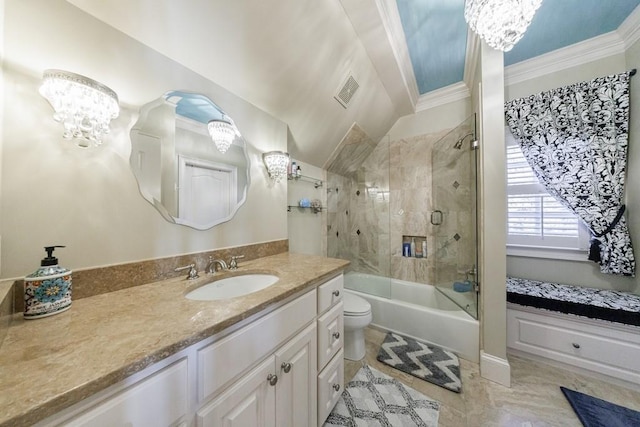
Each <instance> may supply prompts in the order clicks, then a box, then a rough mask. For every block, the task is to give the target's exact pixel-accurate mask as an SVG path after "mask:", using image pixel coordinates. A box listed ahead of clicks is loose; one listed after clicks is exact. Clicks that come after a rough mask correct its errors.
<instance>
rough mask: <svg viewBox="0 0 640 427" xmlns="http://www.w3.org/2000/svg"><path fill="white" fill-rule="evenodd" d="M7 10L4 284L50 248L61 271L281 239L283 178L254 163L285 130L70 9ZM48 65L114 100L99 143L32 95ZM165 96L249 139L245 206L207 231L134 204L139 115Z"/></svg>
mask: <svg viewBox="0 0 640 427" xmlns="http://www.w3.org/2000/svg"><path fill="white" fill-rule="evenodd" d="M3 10H4V12H5V16H4V18H5V22H4V31H3V40H4V43H3V51H4V63H3V79H2V85H3V87H4V91H3V93H2V101H3V108H4V113H5V114H4V117H3V129H2V133H1V135H2V140H1V143H2V170H1V171H2V174H1V181H0V182H1V184H2V187H1V190H0V191H1V196H2V199H1V206H2V209H1V211H0V217H1V219H2V223H1V225H0V233H1V238H2V253H1V260H2V272H1V277H3V278H9V277H19V276H23V275H25V274H28V273H30V272H32V271H33V270H35V269H36V268H37V267H38V266H39V260H40V259H41V258H42V255H43V253H44V250H43V246H45V245H51V244H61V245H66V246H67V247H66V248H65V249H63V250H60V251H59V253H58V254H57V255H58V256H59V258H60V262H61V264H62V265H64V266H66V267H68V268H72V269H81V268H87V267H94V266H102V265H107V264H114V263H122V262H128V261H136V260H142V259H149V258H156V257H162V256H171V255H175V254H185V253H191V252H200V251H204V250H209V249H217V248H223V247H230V246H237V245H243V244H248V243H255V242H265V241H271V240H278V239H286V238H287V216H286V215H287V214H286V209H285V205H286V182H281V183H279V184H274V183H273V182H271V180H270V179H269V178H268V176H267V174H266V171H265V168H264V166H263V164H262V159H261V154H262V152H264V151H269V150H283V151H285V150H286V149H287V127H286V125H285V124H284V123H282V122H281V121H279V120H276V119H274V118H273V117H272V116H270V115H269V114H266V113H265V112H264V111H262V110H260V109H258V108H256V107H255V106H253V105H251V104H249V103H247V102H246V101H244V100H242V99H241V98H239V97H237V96H235V95H234V94H232V93H230V92H229V91H227V90H225V88H223V87H220V86H218V85H217V84H215V83H214V82H211V81H209V80H206V79H204V78H203V77H201V76H200V75H198V74H196V73H194V72H192V71H190V70H188V69H186V68H185V67H183V66H181V65H180V64H178V63H176V62H174V61H171V60H169V59H167V58H166V57H164V56H162V55H160V54H158V53H157V52H155V51H153V50H151V49H149V48H147V47H145V46H144V45H142V44H140V43H138V42H136V41H134V40H133V39H131V38H129V37H128V36H126V35H124V34H123V33H120V32H118V31H116V30H114V29H113V28H111V27H109V26H107V25H105V24H103V23H102V22H100V21H98V20H96V19H94V18H92V17H90V16H89V15H86V14H85V13H83V12H81V11H79V10H78V9H76V8H75V7H73V6H71V5H70V4H69V3H67V2H66V1H63V0H30V1H26V2H25V1H19V0H9V1H6V2H5V7H4V9H3ZM221 66H222V65H221ZM46 68H60V69H64V70H69V71H72V72H75V73H79V74H84V75H87V76H89V77H92V78H95V79H96V80H98V81H101V82H102V83H104V84H106V85H107V86H109V87H111V88H112V89H114V90H115V91H116V92H117V93H118V95H119V96H120V105H121V113H120V117H118V118H117V119H116V120H114V121H113V122H112V126H111V128H112V133H111V135H110V136H109V137H108V138H107V139H106V140H105V143H104V144H103V145H102V146H101V147H99V148H97V149H87V150H81V149H79V148H77V147H75V146H74V145H73V143H72V142H69V141H65V140H63V139H62V137H61V135H62V127H61V125H59V124H58V123H56V122H54V121H53V120H52V118H51V116H52V112H53V110H52V108H51V107H50V105H49V104H48V102H47V101H46V100H45V99H44V98H42V97H41V96H40V95H39V94H38V87H39V84H40V81H41V76H42V71H43V70H44V69H46ZM171 89H182V90H188V91H194V92H201V93H203V94H205V95H207V96H208V97H209V98H211V99H212V100H214V102H216V103H217V104H218V105H219V106H220V107H221V108H222V109H223V110H225V111H226V112H227V113H228V114H229V115H230V116H232V117H233V119H234V120H235V122H236V124H237V126H238V128H239V129H240V131H241V132H242V133H243V135H244V137H245V139H246V140H247V142H248V146H249V157H250V161H251V172H250V174H251V186H250V190H249V192H248V196H247V202H246V203H245V205H244V206H242V207H241V208H240V209H239V211H238V212H237V214H236V216H235V218H234V219H233V220H231V221H229V222H227V223H225V224H222V225H219V226H216V227H214V228H213V229H211V230H208V231H197V230H193V229H191V228H188V227H184V226H179V225H173V224H170V223H168V222H166V221H165V220H164V219H163V218H162V217H161V216H160V214H159V213H158V212H157V211H156V210H155V209H154V208H153V207H152V206H151V205H150V204H149V203H148V202H146V201H145V200H143V198H142V197H141V196H140V194H139V192H138V187H137V184H136V181H135V179H134V177H133V174H132V173H131V171H130V168H129V153H130V142H129V135H128V134H129V129H130V128H131V126H132V125H133V124H134V123H135V121H136V119H137V116H138V113H137V111H138V108H139V107H140V106H141V105H143V104H144V103H147V102H149V101H151V100H153V99H155V98H157V97H159V96H160V95H162V94H163V93H164V92H165V91H168V90H171Z"/></svg>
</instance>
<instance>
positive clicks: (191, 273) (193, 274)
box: [173, 264, 200, 280]
mask: <svg viewBox="0 0 640 427" xmlns="http://www.w3.org/2000/svg"><path fill="white" fill-rule="evenodd" d="M187 268H188V269H189V275H188V276H187V280H193V279H197V278H198V277H200V276H198V270H196V265H195V264H189V265H185V266H184V267H177V268H176V269H175V270H173V271H182V270H186V269H187Z"/></svg>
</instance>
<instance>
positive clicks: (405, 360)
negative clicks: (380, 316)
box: [377, 332, 462, 393]
mask: <svg viewBox="0 0 640 427" xmlns="http://www.w3.org/2000/svg"><path fill="white" fill-rule="evenodd" d="M377 359H378V361H380V362H382V363H384V364H387V365H389V366H391V367H393V368H396V369H398V370H400V371H402V372H406V373H407V374H410V375H413V376H414V377H417V378H420V379H421V380H425V381H429V382H431V383H433V384H436V385H439V386H440V387H444V388H446V389H447V390H451V391H455V392H456V393H460V390H461V388H462V381H461V380H460V360H459V359H458V356H456V355H455V354H454V353H453V352H451V351H448V350H445V349H443V348H440V347H438V346H435V345H427V344H424V343H421V342H419V341H416V340H414V339H413V338H408V337H403V336H402V335H398V334H394V333H391V332H387V336H386V337H384V342H383V343H382V345H381V346H380V351H379V352H378V357H377Z"/></svg>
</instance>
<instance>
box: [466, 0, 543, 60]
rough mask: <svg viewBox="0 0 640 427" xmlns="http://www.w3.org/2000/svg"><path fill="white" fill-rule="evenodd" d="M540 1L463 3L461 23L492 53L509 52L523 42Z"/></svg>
mask: <svg viewBox="0 0 640 427" xmlns="http://www.w3.org/2000/svg"><path fill="white" fill-rule="evenodd" d="M541 3H542V0H466V2H465V5H464V19H465V20H466V21H467V23H468V24H469V27H470V28H471V29H472V30H473V31H474V32H476V33H477V34H478V35H479V36H480V38H481V39H482V40H484V41H485V42H487V44H488V45H489V46H491V47H492V48H494V49H498V50H502V51H504V52H508V51H510V50H511V48H513V46H514V45H515V44H516V43H517V42H518V41H519V40H520V39H521V38H522V36H523V35H524V32H525V31H526V30H527V27H528V26H529V24H530V23H531V20H532V19H533V15H534V14H535V13H536V10H538V8H539V7H540V4H541Z"/></svg>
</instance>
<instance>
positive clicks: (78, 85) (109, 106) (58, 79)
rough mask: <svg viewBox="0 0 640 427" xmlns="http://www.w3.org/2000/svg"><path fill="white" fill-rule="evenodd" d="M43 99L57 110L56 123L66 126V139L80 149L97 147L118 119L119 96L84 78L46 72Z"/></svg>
mask: <svg viewBox="0 0 640 427" xmlns="http://www.w3.org/2000/svg"><path fill="white" fill-rule="evenodd" d="M40 95H42V96H43V97H45V98H46V99H47V101H49V103H50V104H51V106H52V107H53V110H54V111H55V113H54V114H53V119H54V120H55V121H57V122H60V123H62V124H63V125H64V132H63V134H62V136H63V137H64V138H65V139H71V138H75V139H77V141H76V142H77V144H78V146H80V147H89V146H90V145H93V146H97V145H100V144H101V143H102V136H103V135H106V134H108V133H109V122H110V121H111V119H115V118H116V117H118V114H119V113H120V107H119V106H118V95H116V93H115V92H114V91H113V90H111V89H109V88H108V87H107V86H105V85H103V84H101V83H99V82H97V81H95V80H92V79H90V78H88V77H85V76H81V75H80V74H75V73H71V72H68V71H61V70H45V72H44V74H43V77H42V85H41V86H40Z"/></svg>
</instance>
